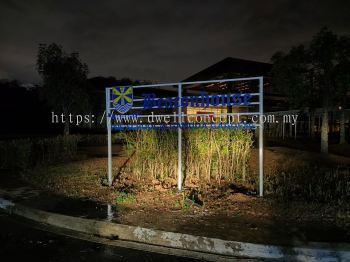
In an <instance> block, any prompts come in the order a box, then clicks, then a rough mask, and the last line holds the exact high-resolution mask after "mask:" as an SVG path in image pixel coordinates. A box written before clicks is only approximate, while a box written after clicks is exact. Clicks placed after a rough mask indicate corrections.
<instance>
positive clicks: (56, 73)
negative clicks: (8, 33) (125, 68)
mask: <svg viewBox="0 0 350 262" xmlns="http://www.w3.org/2000/svg"><path fill="white" fill-rule="evenodd" d="M37 70H38V72H39V74H40V76H41V77H42V79H43V86H42V87H41V88H40V94H41V96H42V98H43V99H44V100H45V101H46V103H47V104H48V105H49V106H50V107H51V108H52V109H54V110H56V111H58V112H62V113H64V114H65V115H66V116H67V115H68V114H70V113H75V112H77V111H78V110H83V109H85V108H86V107H87V106H88V95H87V93H86V91H87V74H88V66H87V65H86V64H85V63H83V62H82V61H81V60H80V57H79V54H78V53H71V54H67V53H65V52H64V51H63V49H62V47H61V46H60V45H57V44H55V43H52V44H50V45H46V44H40V45H39V49H38V56H37ZM66 122H67V121H66ZM67 133H69V125H68V124H67V123H66V125H65V134H67Z"/></svg>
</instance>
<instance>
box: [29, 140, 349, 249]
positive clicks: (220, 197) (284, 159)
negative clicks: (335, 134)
mask: <svg viewBox="0 0 350 262" xmlns="http://www.w3.org/2000/svg"><path fill="white" fill-rule="evenodd" d="M105 150H106V148H103V147H93V148H85V149H82V154H85V155H87V156H88V157H89V158H88V159H86V160H81V161H76V162H71V163H67V164H61V165H56V166H53V167H52V166H51V167H45V168H43V167H41V168H39V169H36V170H35V171H34V172H33V173H32V174H30V181H31V182H32V183H34V184H35V185H37V186H40V187H41V188H45V189H47V190H49V191H54V192H55V193H58V194H63V195H67V196H70V197H76V198H89V199H93V200H96V201H100V202H107V203H111V204H114V205H116V209H117V216H116V218H115V221H116V222H120V223H124V224H129V225H139V226H143V227H149V228H156V229H162V230H167V231H175V232H183V233H192V234H196V235H205V236H210V237H217V238H221V239H230V240H237V241H247V242H255V243H266V242H269V243H276V244H288V243H294V244H295V243H301V242H308V241H320V242H322V241H335V242H349V241H350V230H349V228H350V206H349V205H348V204H344V203H342V204H339V205H335V204H330V205H328V204H325V203H323V204H315V203H308V202H305V201H304V202H300V201H299V202H298V201H292V202H288V203H286V202H280V201H277V200H275V199H274V198H272V197H269V196H266V197H264V198H259V197H257V196H256V195H254V194H251V193H249V192H248V191H247V189H246V188H243V187H240V186H239V185H233V184H228V183H220V184H218V183H214V182H213V183H207V184H204V185H203V183H200V181H195V180H188V181H186V182H185V190H184V192H182V193H178V192H177V190H176V180H175V179H167V180H165V181H158V180H155V179H143V180H142V181H139V180H137V179H135V178H134V177H133V175H132V174H131V173H128V172H127V171H125V170H124V169H123V168H122V167H123V166H125V164H126V163H127V161H128V157H127V156H125V155H124V154H123V149H122V147H121V146H118V145H116V146H114V148H113V151H114V152H115V154H114V155H113V173H114V174H118V175H117V177H116V179H115V181H114V184H113V187H112V188H109V187H107V186H106V184H107V181H106V165H107V159H106V158H105V157H104V156H105ZM264 154H265V161H264V167H265V173H267V174H272V173H274V172H276V170H287V169H289V168H295V167H298V166H302V165H306V164H310V163H314V164H316V165H327V166H328V165H332V166H338V165H340V166H347V167H350V158H348V157H344V156H337V155H332V154H330V155H329V156H325V155H322V154H319V153H315V152H307V151H302V150H298V149H290V148H286V147H267V148H266V149H265V151H264ZM249 166H250V170H251V172H252V173H253V174H257V173H258V165H257V151H256V150H253V153H252V157H251V161H250V163H249ZM198 187H201V191H203V189H204V191H205V194H199V195H198V194H196V193H195V192H196V191H197V190H196V189H197V188H198ZM121 191H123V192H124V193H120V192H121Z"/></svg>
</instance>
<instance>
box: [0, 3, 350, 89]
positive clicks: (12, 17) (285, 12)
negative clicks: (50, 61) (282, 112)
mask: <svg viewBox="0 0 350 262" xmlns="http://www.w3.org/2000/svg"><path fill="white" fill-rule="evenodd" d="M0 1H1V2H0V35H1V40H0V50H1V54H0V79H2V78H7V79H18V80H20V81H22V82H23V83H33V82H34V83H35V82H39V81H40V78H39V76H38V74H37V73H36V71H35V62H36V61H35V60H36V53H37V47H38V44H39V43H51V42H56V43H58V44H61V45H63V47H64V49H65V50H66V51H68V52H73V51H78V52H79V53H80V55H81V57H82V59H83V61H84V62H86V63H87V64H88V66H89V69H90V74H89V77H93V76H98V75H101V76H115V77H117V78H121V77H130V78H132V79H139V80H151V81H157V82H168V81H180V80H183V79H184V78H186V77H188V76H190V75H192V74H194V73H196V72H198V71H200V70H202V69H204V68H205V67H208V66H209V65H211V64H213V63H215V62H218V61H219V60H222V59H223V58H225V57H228V56H231V57H237V58H244V59H250V60H256V61H263V62H268V61H269V60H270V57H271V55H272V54H273V53H274V52H276V51H278V50H287V49H288V48H289V47H291V46H292V45H296V44H299V43H306V41H308V40H309V39H310V38H311V37H312V36H313V35H314V34H315V33H316V32H317V31H318V30H319V29H320V28H321V27H322V26H324V25H327V26H328V27H329V28H330V29H332V30H334V31H335V32H336V33H338V34H350V1H349V0H344V1H338V0H331V1H322V0H321V1H316V0H312V1H309V0H308V1H306V0H303V1H298V0H294V1H283V0H280V1H262V0H255V1H254V0H245V1H233V0H232V1H229V0H227V1H221V0H213V1H203V0H198V1H191V0H187V1H186V0H183V1H179V0H177V1H175V0H174V1H166V0H162V1H145V0H144V1H118V0H114V1H103V0H102V1H97V0H96V1H92V0H79V1H73V0H70V1H62V0H61V1H32V0H31V1H23V0H18V1H7V0H0Z"/></svg>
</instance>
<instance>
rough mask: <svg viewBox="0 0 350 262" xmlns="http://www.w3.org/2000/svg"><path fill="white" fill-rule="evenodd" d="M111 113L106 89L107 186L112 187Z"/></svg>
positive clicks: (109, 97) (108, 91)
mask: <svg viewBox="0 0 350 262" xmlns="http://www.w3.org/2000/svg"><path fill="white" fill-rule="evenodd" d="M110 113H111V89H110V88H106V123H107V135H108V141H107V143H108V169H107V174H108V185H109V186H111V185H112V119H111V117H112V116H110Z"/></svg>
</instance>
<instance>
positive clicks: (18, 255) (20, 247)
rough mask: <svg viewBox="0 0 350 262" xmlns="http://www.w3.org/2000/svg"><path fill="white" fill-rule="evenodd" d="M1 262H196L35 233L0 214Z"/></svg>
mask: <svg viewBox="0 0 350 262" xmlns="http://www.w3.org/2000/svg"><path fill="white" fill-rule="evenodd" d="M0 261H2V262H6V261H45V262H48V261H62V262H63V261H64V262H69V261H74V262H77V261H99V262H103V261H166V262H172V261H174V262H175V261H176V262H178V261H186V262H190V261H191V262H192V261H193V262H194V261H199V260H194V259H189V258H182V257H175V256H169V255H162V254H157V253H150V252H144V251H139V250H133V249H126V248H121V247H113V246H108V245H103V244H98V243H93V242H89V241H84V240H79V239H75V238H70V237H67V236H63V235H57V234H54V233H51V232H46V231H42V230H39V229H34V228H32V227H31V226H30V225H28V224H27V223H26V222H25V221H22V220H20V219H16V218H14V217H13V216H9V215H7V214H4V213H0Z"/></svg>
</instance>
